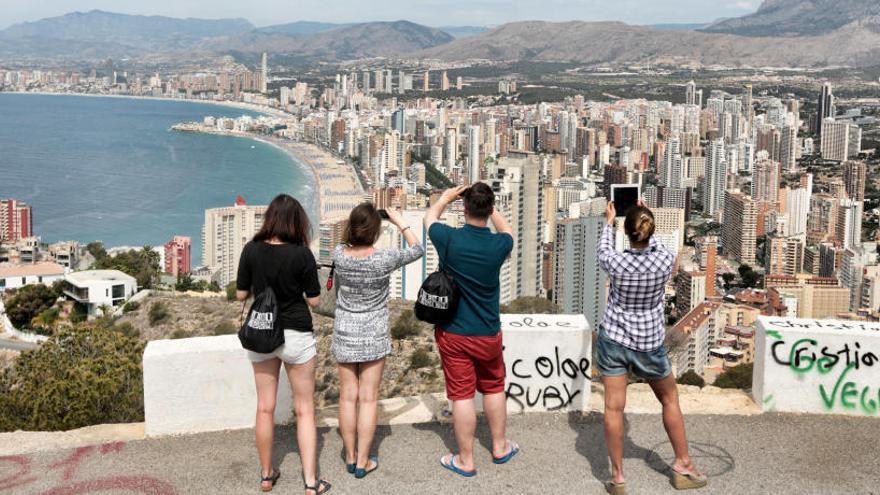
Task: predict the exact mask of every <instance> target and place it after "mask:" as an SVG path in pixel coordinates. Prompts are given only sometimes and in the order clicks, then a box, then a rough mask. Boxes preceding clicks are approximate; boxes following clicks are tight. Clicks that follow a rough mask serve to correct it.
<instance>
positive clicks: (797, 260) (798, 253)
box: [764, 235, 804, 276]
mask: <svg viewBox="0 0 880 495" xmlns="http://www.w3.org/2000/svg"><path fill="white" fill-rule="evenodd" d="M764 249H765V254H764V260H765V264H766V267H765V268H766V271H767V273H769V274H772V275H790V276H794V275H797V274H798V273H800V271H801V269H802V268H803V259H804V243H803V241H802V240H801V238H800V237H783V236H775V235H772V236H768V237H767V241H766V243H765V244H764Z"/></svg>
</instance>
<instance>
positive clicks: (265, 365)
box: [252, 358, 281, 488]
mask: <svg viewBox="0 0 880 495" xmlns="http://www.w3.org/2000/svg"><path fill="white" fill-rule="evenodd" d="M252 364H253V367H254V382H255V383H256V385H257V421H256V437H257V454H258V455H259V457H260V472H261V474H262V476H264V477H266V476H270V475H271V474H272V468H273V467H274V466H272V439H273V436H274V434H275V398H276V396H277V395H278V370H279V369H280V367H281V360H280V359H278V358H272V359H268V360H266V361H262V362H259V363H252ZM263 485H264V486H265V487H266V488H271V485H272V484H271V483H269V482H265V483H263Z"/></svg>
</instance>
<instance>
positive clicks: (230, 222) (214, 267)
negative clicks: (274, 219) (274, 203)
mask: <svg viewBox="0 0 880 495" xmlns="http://www.w3.org/2000/svg"><path fill="white" fill-rule="evenodd" d="M266 208H267V207H266V206H251V205H248V204H247V203H246V202H245V200H244V198H242V197H241V196H239V197H237V198H236V199H235V206H226V207H222V208H211V209H208V210H205V224H204V226H203V227H202V264H203V265H205V266H207V267H208V268H209V269H210V270H211V272H212V273H214V274H216V277H217V281H218V283H219V284H220V285H221V286H225V285H227V284H228V283H229V282H231V281H233V280H235V277H236V276H237V274H238V261H239V258H240V257H241V251H242V250H243V249H244V245H245V244H247V243H248V241H250V240H251V239H252V238H253V236H254V235H255V234H256V233H257V232H258V231H259V230H260V228H261V227H262V226H263V215H264V214H265V213H266Z"/></svg>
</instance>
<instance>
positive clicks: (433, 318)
mask: <svg viewBox="0 0 880 495" xmlns="http://www.w3.org/2000/svg"><path fill="white" fill-rule="evenodd" d="M450 243H451V239H450V241H449V242H447V244H446V248H445V249H444V250H443V259H447V258H446V255H447V253H449V244H450ZM460 298H461V292H460V291H459V289H458V285H456V283H455V279H454V278H452V274H450V273H447V272H446V270H445V269H444V267H443V263H442V262H441V263H440V266H439V269H438V270H437V271H436V272H434V273H432V274H430V275H428V278H426V279H425V281H424V282H422V287H421V288H420V289H419V297H418V299H417V300H416V306H415V313H416V318H418V319H420V320H422V321H424V322H428V323H430V324H432V325H438V326H443V325H445V324H447V323H449V322H450V321H452V319H453V318H454V317H455V312H456V311H457V310H458V300H459V299H460Z"/></svg>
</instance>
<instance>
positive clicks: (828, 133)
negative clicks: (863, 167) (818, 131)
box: [820, 118, 853, 162]
mask: <svg viewBox="0 0 880 495" xmlns="http://www.w3.org/2000/svg"><path fill="white" fill-rule="evenodd" d="M851 127H853V126H852V124H850V123H849V122H845V121H842V120H834V119H831V118H828V119H825V122H824V124H823V125H822V141H821V143H822V144H821V150H820V151H821V152H822V159H823V160H830V161H836V162H845V161H847V160H849V155H850V153H849V152H850V149H851V146H850V132H851V130H850V128H851Z"/></svg>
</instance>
